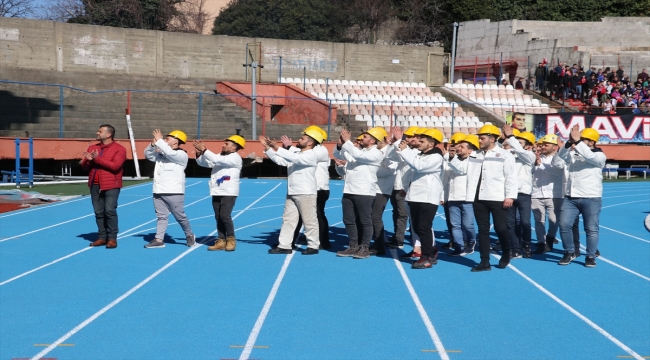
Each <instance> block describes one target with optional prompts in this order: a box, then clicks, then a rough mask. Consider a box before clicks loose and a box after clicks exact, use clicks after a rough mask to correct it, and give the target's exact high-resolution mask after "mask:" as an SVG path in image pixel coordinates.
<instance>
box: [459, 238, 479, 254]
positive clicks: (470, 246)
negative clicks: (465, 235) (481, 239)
mask: <svg viewBox="0 0 650 360" xmlns="http://www.w3.org/2000/svg"><path fill="white" fill-rule="evenodd" d="M474 246H476V242H475V241H470V242H468V243H467V245H465V249H463V255H462V256H467V255H470V254H473V253H474Z"/></svg>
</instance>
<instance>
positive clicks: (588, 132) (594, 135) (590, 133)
mask: <svg viewBox="0 0 650 360" xmlns="http://www.w3.org/2000/svg"><path fill="white" fill-rule="evenodd" d="M580 137H581V138H585V139H589V140H591V141H598V140H599V139H600V134H599V133H598V130H596V129H594V128H586V129H584V130H582V132H581V133H580Z"/></svg>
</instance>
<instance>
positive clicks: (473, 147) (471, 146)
mask: <svg viewBox="0 0 650 360" xmlns="http://www.w3.org/2000/svg"><path fill="white" fill-rule="evenodd" d="M464 143H465V144H467V147H468V148H470V150H473V151H476V150H478V148H477V147H476V146H474V144H472V143H468V142H467V141H464Z"/></svg>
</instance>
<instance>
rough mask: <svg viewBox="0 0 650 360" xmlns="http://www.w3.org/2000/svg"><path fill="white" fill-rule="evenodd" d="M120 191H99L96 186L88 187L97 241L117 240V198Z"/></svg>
mask: <svg viewBox="0 0 650 360" xmlns="http://www.w3.org/2000/svg"><path fill="white" fill-rule="evenodd" d="M119 196H120V189H110V190H103V191H100V190H99V185H98V184H93V185H92V186H91V187H90V199H91V200H92V203H93V210H94V211H95V221H96V222H97V239H98V240H117V233H118V231H119V228H118V224H117V198H118V197H119Z"/></svg>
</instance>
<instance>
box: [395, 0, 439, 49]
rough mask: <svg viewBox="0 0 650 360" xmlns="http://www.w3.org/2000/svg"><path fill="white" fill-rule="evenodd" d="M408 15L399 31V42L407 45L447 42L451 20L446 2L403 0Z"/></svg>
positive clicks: (436, 0)
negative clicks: (448, 17)
mask: <svg viewBox="0 0 650 360" xmlns="http://www.w3.org/2000/svg"><path fill="white" fill-rule="evenodd" d="M402 3H403V9H404V12H405V14H406V16H405V17H404V22H403V23H402V26H400V28H399V29H398V30H397V37H398V39H399V40H401V41H403V42H406V43H428V42H433V41H442V42H445V40H447V37H448V31H447V28H450V27H449V26H448V22H449V20H448V19H447V16H448V14H447V13H446V8H447V3H448V2H447V1H446V0H403V1H402Z"/></svg>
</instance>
